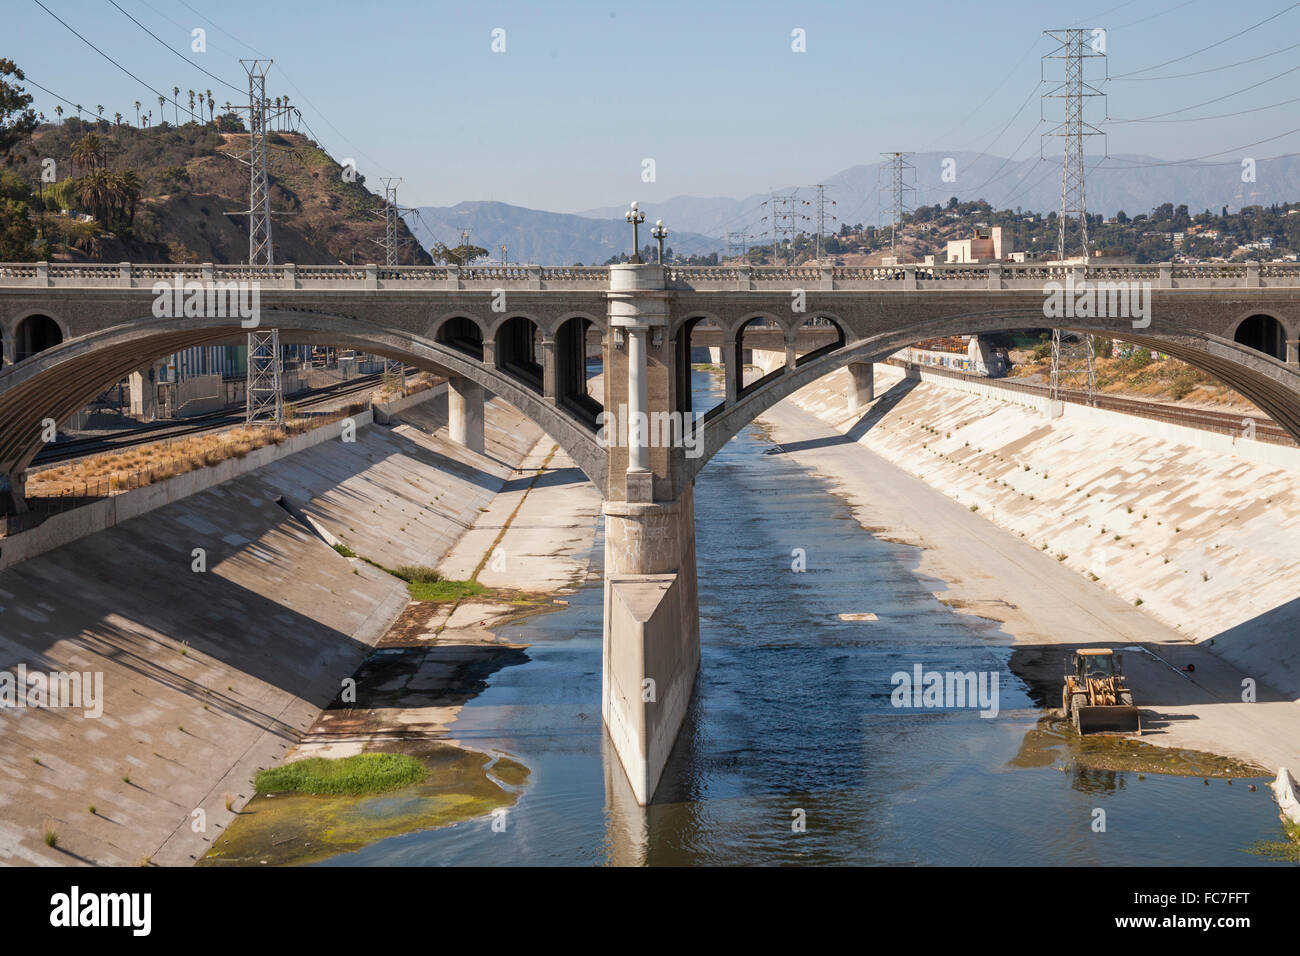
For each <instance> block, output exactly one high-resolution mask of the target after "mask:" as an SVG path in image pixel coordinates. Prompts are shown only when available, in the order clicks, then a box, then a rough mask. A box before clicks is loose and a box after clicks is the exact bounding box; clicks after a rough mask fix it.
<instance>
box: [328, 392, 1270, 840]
mask: <svg viewBox="0 0 1300 956" xmlns="http://www.w3.org/2000/svg"><path fill="white" fill-rule="evenodd" d="M696 379H697V381H696V387H697V391H698V392H700V393H701V394H700V403H699V404H700V405H701V407H707V405H708V404H709V403H711V401H712V399H711V398H709V397H707V396H708V395H710V394H711V393H712V392H713V382H712V381H711V380H710V379H709V377H708V376H707V375H706V374H705V373H698V372H697V373H696ZM863 454H864V455H866V454H867V453H866V452H865V451H864V452H863ZM695 509H696V524H697V555H698V567H699V578H700V639H701V652H702V662H701V668H700V675H699V679H698V684H697V688H696V694H695V698H694V701H693V704H692V707H691V711H690V713H689V715H688V717H687V722H686V726H685V729H684V731H683V734H682V738H681V740H680V741H679V743H678V746H677V749H676V750H675V751H674V755H673V758H672V761H671V762H670V764H669V766H668V768H667V770H666V771H665V774H664V783H663V784H662V785H661V787H660V790H659V793H658V795H657V799H656V801H655V802H654V803H653V804H652V805H651V806H650V807H648V808H638V807H636V806H635V803H634V802H633V801H632V800H631V798H630V794H629V793H628V791H627V789H626V783H625V782H624V780H623V777H622V771H621V768H620V767H619V766H618V763H617V758H616V757H614V756H613V754H612V752H610V751H609V750H608V747H607V745H606V743H605V738H604V731H603V729H602V726H601V718H600V690H601V688H600V673H601V612H602V590H601V586H600V584H599V582H596V583H595V584H594V586H589V587H586V588H584V589H582V590H580V591H579V592H577V593H575V594H573V595H571V601H570V605H569V606H568V607H567V608H566V609H564V610H562V611H559V612H556V613H551V614H544V615H541V616H538V617H534V618H532V619H530V620H527V621H525V622H523V623H522V624H519V625H515V626H511V627H507V628H502V629H501V630H500V631H499V632H498V636H500V637H501V638H502V639H506V640H510V641H519V642H524V643H528V644H529V645H530V647H529V650H528V655H529V658H530V660H529V661H528V662H527V663H526V664H523V665H520V666H516V667H510V668H507V669H505V670H501V671H498V672H497V673H496V674H494V675H493V676H492V678H491V679H490V682H489V686H488V688H487V689H486V690H485V691H484V692H483V693H482V694H480V695H479V696H478V697H476V698H475V699H473V700H471V701H470V702H469V703H468V704H467V705H466V706H465V707H464V709H463V710H462V711H461V714H460V717H459V719H458V720H457V721H456V722H455V723H454V724H453V725H452V727H451V736H452V737H454V738H455V739H456V740H458V741H460V742H461V743H462V744H463V745H465V746H469V747H473V748H479V749H483V750H488V751H501V752H504V753H508V754H510V755H512V756H514V757H515V758H516V759H518V760H519V761H521V762H522V763H524V764H526V765H527V766H528V767H529V768H531V771H532V773H531V776H530V778H529V780H528V782H527V783H526V784H525V785H524V790H523V793H522V796H521V797H520V799H519V801H518V802H517V804H516V805H515V806H514V807H513V808H512V809H511V810H510V811H509V812H508V814H507V815H506V816H505V817H504V818H503V819H502V820H498V825H497V826H496V827H495V828H494V827H493V821H492V820H491V819H488V818H484V819H479V820H474V821H470V822H468V823H462V824H458V825H455V826H451V827H446V828H443V829H439V830H428V831H422V832H416V833H411V834H407V835H404V836H399V837H393V838H390V839H387V840H384V841H382V842H379V843H376V844H373V845H371V846H369V847H367V848H365V849H363V850H361V851H359V852H357V853H347V854H342V855H340V856H336V857H333V858H331V859H329V860H327V861H325V862H324V863H323V864H321V865H326V866H331V865H333V866H347V865H358V864H361V865H384V864H389V865H441V864H463V865H492V864H577V865H585V864H650V865H656V864H669V865H680V864H712V865H733V864H782V863H853V864H931V865H934V864H938V865H943V864H950V865H980V864H992V865H1016V864H1028V865H1041V864H1044V863H1047V864H1052V863H1061V864H1071V865H1099V864H1152V865H1161V864H1200V865H1238V866H1240V865H1252V864H1265V863H1267V862H1268V861H1266V860H1265V859H1263V858H1261V857H1259V856H1257V855H1254V854H1252V853H1249V852H1247V848H1248V847H1249V846H1250V845H1251V844H1252V843H1254V842H1255V841H1257V840H1276V839H1278V838H1279V835H1280V827H1279V825H1278V821H1277V811H1276V808H1275V806H1274V804H1273V801H1272V798H1271V795H1270V793H1269V791H1268V789H1267V788H1266V787H1265V786H1264V785H1263V784H1264V783H1265V782H1266V781H1265V780H1259V779H1257V780H1254V781H1250V780H1241V779H1237V780H1234V781H1232V784H1231V785H1229V783H1228V781H1227V780H1224V779H1211V780H1210V781H1209V785H1208V786H1207V785H1206V783H1205V782H1204V781H1203V779H1202V778H1201V777H1200V776H1196V777H1194V778H1193V777H1186V776H1173V775H1168V774H1157V773H1152V772H1146V773H1139V772H1137V771H1136V770H1112V769H1103V768H1104V767H1105V766H1106V760H1105V748H1106V747H1108V746H1111V745H1110V744H1108V743H1107V742H1105V741H1101V742H1094V741H1093V740H1089V741H1088V742H1087V745H1086V746H1085V747H1084V748H1083V749H1084V751H1086V752H1087V753H1085V754H1081V753H1080V743H1079V741H1078V739H1077V738H1076V737H1074V736H1072V735H1071V734H1070V733H1068V732H1066V731H1064V730H1062V729H1060V728H1058V727H1057V726H1056V725H1055V724H1054V723H1052V722H1050V721H1048V720H1046V719H1044V717H1043V711H1041V710H1038V709H1036V708H1035V706H1034V704H1033V702H1032V700H1031V699H1030V697H1029V695H1028V693H1027V689H1026V688H1025V686H1024V684H1023V683H1022V682H1021V681H1020V680H1019V679H1018V678H1016V677H1015V676H1014V675H1012V674H1011V673H1010V671H1009V669H1008V666H1007V662H1008V659H1009V658H1010V646H1009V643H1010V642H1009V639H1008V638H1007V637H1006V636H1005V635H1004V634H1002V633H1001V632H1000V631H999V630H998V629H997V627H996V625H995V624H990V623H989V622H984V621H980V620H979V619H975V618H971V617H969V616H965V615H962V614H960V613H958V612H956V611H954V610H952V609H950V608H949V607H947V606H946V605H944V604H943V603H941V602H940V601H939V600H937V599H936V598H935V597H934V594H933V592H935V591H942V590H943V587H942V584H941V583H939V582H935V581H932V580H928V579H926V578H924V577H923V576H921V575H919V574H918V573H917V572H916V570H915V568H916V559H917V551H916V549H915V548H912V547H910V546H907V545H902V544H896V543H891V542H889V541H886V540H882V539H880V538H878V537H875V536H873V535H872V534H870V533H868V532H867V531H865V530H863V529H862V528H861V527H860V525H859V524H858V523H857V522H856V521H855V520H854V519H853V517H852V516H851V514H850V512H849V510H848V508H847V506H845V505H844V504H843V503H842V502H841V501H840V499H838V498H837V497H835V496H834V495H833V494H831V493H830V490H829V487H828V485H827V483H826V482H825V481H823V480H822V479H819V478H816V477H814V476H812V475H809V474H808V473H807V472H805V471H804V470H802V469H801V468H800V467H799V466H798V465H796V464H795V463H793V462H792V461H790V460H789V459H787V458H786V457H784V456H782V455H781V454H780V453H779V449H778V448H776V447H774V446H773V445H772V443H771V442H770V441H769V440H768V439H767V438H766V437H765V436H764V433H763V431H762V429H761V428H760V427H757V426H752V427H750V428H749V429H747V430H746V431H745V432H744V433H742V434H741V435H740V436H738V437H737V438H736V439H735V440H734V441H732V442H731V443H729V444H728V445H727V446H726V448H724V449H723V451H722V452H721V453H719V455H718V456H717V457H716V458H715V459H714V460H713V461H712V462H711V463H710V464H709V466H708V467H707V468H705V469H704V471H703V472H702V473H701V475H700V478H699V480H698V482H697V485H696V497H695ZM799 548H801V549H803V550H804V552H805V556H806V557H805V560H806V571H803V572H801V573H800V572H796V571H794V570H792V562H794V561H795V557H794V556H792V552H793V551H794V550H795V549H799ZM601 549H602V542H601V541H600V540H599V538H598V540H597V541H596V545H595V558H596V566H599V558H600V555H601ZM846 613H847V614H862V613H872V614H876V615H877V616H878V620H876V621H862V620H859V621H845V620H841V618H840V615H841V614H846ZM917 664H920V665H922V667H923V668H924V669H925V670H938V671H950V670H953V671H962V672H970V671H974V672H979V673H989V672H992V673H996V674H997V675H999V685H998V686H999V700H998V704H999V712H998V714H997V716H996V717H994V718H985V717H981V716H980V715H979V713H978V712H977V711H975V710H971V709H951V708H950V709H946V710H943V709H921V708H909V709H899V708H895V707H894V706H892V705H891V701H890V694H891V691H892V690H893V686H894V685H893V683H892V682H891V676H892V675H893V674H894V673H895V672H898V671H906V672H911V671H912V670H913V668H914V666H915V665H917ZM1116 746H1118V745H1116ZM1099 755H1100V758H1101V759H1100V764H1099V763H1098V760H1097V759H1096V758H1098V756H1099ZM1089 757H1090V758H1093V759H1086V758H1089ZM1160 759H1162V760H1163V759H1164V758H1163V757H1161V758H1160ZM1252 782H1253V783H1254V784H1256V786H1257V789H1256V791H1255V792H1250V791H1249V789H1248V784H1250V783H1252ZM1099 811H1100V812H1101V813H1099ZM1102 814H1104V816H1103V815H1102ZM502 823H504V827H503V826H501V824H502ZM1101 823H1104V831H1102V830H1100V829H1099V824H1101Z"/></svg>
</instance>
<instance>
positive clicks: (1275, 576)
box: [794, 366, 1300, 696]
mask: <svg viewBox="0 0 1300 956" xmlns="http://www.w3.org/2000/svg"><path fill="white" fill-rule="evenodd" d="M876 368H877V372H878V374H879V379H880V380H879V381H878V383H877V389H876V393H877V395H878V396H879V397H878V398H877V402H876V405H875V406H874V407H873V408H871V409H869V410H867V412H866V413H865V415H864V416H862V417H861V419H860V420H859V419H857V418H848V417H847V416H846V415H845V411H844V410H845V405H846V391H847V389H848V388H849V379H848V373H847V372H845V371H843V370H841V371H838V372H835V373H833V374H831V375H829V376H826V377H825V378H823V379H821V380H819V381H818V382H816V383H814V384H813V385H811V386H809V387H807V388H804V389H803V390H801V391H800V392H798V393H796V394H795V396H794V401H795V402H797V403H798V404H799V405H800V406H802V407H804V408H806V409H808V410H810V411H812V412H814V413H815V414H818V415H819V416H820V417H822V418H823V419H824V420H826V421H828V422H832V423H834V424H835V425H836V427H838V428H839V429H840V430H841V431H846V432H848V433H850V434H851V435H853V436H854V437H855V439H856V440H857V441H858V443H859V444H861V445H863V446H864V447H866V448H867V449H869V450H870V451H872V452H874V453H875V454H877V455H879V456H881V457H882V458H884V459H886V460H887V461H890V462H892V463H894V464H896V465H898V466H900V467H901V468H903V469H904V470H906V471H908V472H909V473H911V474H913V475H915V476H917V477H918V478H921V479H922V480H924V481H925V482H926V483H927V484H929V485H931V486H932V487H934V488H936V489H938V490H939V491H942V492H943V493H945V494H947V495H949V496H950V497H952V498H954V499H955V500H957V501H959V502H960V503H962V504H963V505H967V506H969V507H970V508H971V509H972V510H976V511H977V512H978V514H979V516H980V517H982V518H987V519H988V520H990V521H992V522H994V523H995V524H997V525H999V526H1001V527H1003V528H1005V529H1006V530H1008V531H1010V532H1011V533H1013V534H1015V535H1017V536H1020V537H1023V538H1024V539H1026V540H1027V541H1029V542H1030V543H1032V544H1034V545H1035V546H1036V547H1040V548H1041V549H1043V550H1045V551H1047V552H1048V553H1050V554H1052V555H1054V556H1056V557H1058V559H1059V560H1060V561H1061V563H1062V564H1063V565H1064V566H1066V567H1069V568H1072V569H1074V570H1076V571H1078V572H1079V573H1080V574H1082V575H1086V576H1088V577H1089V578H1090V579H1092V580H1095V581H1096V583H1097V585H1098V586H1099V587H1103V588H1106V589H1107V590H1110V591H1112V592H1114V593H1116V594H1118V595H1119V596H1120V597H1121V598H1123V599H1124V601H1125V602H1126V603H1127V604H1129V605H1131V606H1133V609H1134V611H1133V612H1134V613H1136V614H1149V615H1151V616H1153V617H1155V618H1156V619H1157V620H1159V621H1161V622H1162V623H1164V624H1167V625H1168V626H1170V627H1172V628H1174V629H1176V630H1179V631H1181V632H1182V633H1184V634H1186V635H1187V637H1188V639H1189V640H1210V639H1213V641H1214V650H1215V652H1216V653H1218V654H1221V655H1222V656H1223V657H1225V658H1227V659H1228V660H1231V661H1232V662H1233V663H1235V664H1237V665H1238V666H1239V667H1242V668H1243V669H1246V671H1247V673H1252V672H1253V673H1258V674H1260V675H1261V677H1262V678H1263V679H1265V680H1266V681H1267V682H1269V683H1271V684H1272V685H1273V686H1274V687H1277V688H1278V689H1281V690H1288V691H1291V692H1293V693H1295V694H1296V695H1297V696H1300V640H1297V639H1296V635H1297V634H1300V449H1295V448H1289V447H1286V446H1278V445H1270V444H1267V443H1264V442H1255V441H1248V440H1246V439H1242V438H1233V437H1232V436H1227V435H1219V434H1216V433H1213V432H1203V431H1200V430H1197V429H1192V428H1186V427H1183V426H1176V425H1166V424H1162V423H1160V422H1154V421H1150V420H1148V419H1142V418H1136V417H1132V416H1127V415H1122V414H1119V413H1115V412H1106V411H1100V410H1097V409H1092V408H1088V407H1086V406H1077V405H1070V404H1065V405H1063V406H1057V408H1053V407H1052V405H1051V403H1050V402H1048V401H1047V399H1045V398H1041V397H1039V396H1033V395H1025V394H1022V393H1018V392H1012V391H1008V390H1005V389H1002V388H1000V387H999V386H998V385H997V384H996V383H995V382H987V381H960V380H954V379H952V378H949V377H946V376H942V375H936V374H933V373H928V372H926V371H925V370H920V371H915V370H913V371H912V372H911V373H910V374H909V376H908V379H907V380H905V378H904V375H903V373H902V371H901V370H899V369H897V368H894V367H892V366H877V367H876ZM885 396H889V399H888V401H886V400H885Z"/></svg>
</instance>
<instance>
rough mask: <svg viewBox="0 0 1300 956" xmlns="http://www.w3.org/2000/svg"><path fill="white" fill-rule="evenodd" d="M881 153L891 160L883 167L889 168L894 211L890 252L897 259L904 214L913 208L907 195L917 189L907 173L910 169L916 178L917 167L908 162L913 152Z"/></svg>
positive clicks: (891, 202) (891, 200) (890, 193)
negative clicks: (909, 204)
mask: <svg viewBox="0 0 1300 956" xmlns="http://www.w3.org/2000/svg"><path fill="white" fill-rule="evenodd" d="M880 155H881V156H883V157H884V158H885V159H886V160H888V161H889V165H888V166H887V167H885V166H882V167H881V169H882V171H883V170H884V169H888V170H889V195H890V204H891V207H892V211H893V217H892V219H891V221H890V227H889V254H890V255H891V256H893V257H894V259H895V261H897V259H898V249H897V243H898V230H899V229H900V228H901V227H902V225H903V216H905V215H906V214H907V213H909V212H911V211H912V208H911V207H910V206H908V205H907V201H906V196H907V193H909V192H915V191H916V187H915V186H913V185H912V184H911V183H909V182H908V181H907V173H908V171H909V170H910V171H911V173H912V177H913V179H915V176H916V167H915V166H913V165H912V164H911V163H910V162H908V157H910V156H911V155H912V154H911V153H898V152H895V153H881V154H880ZM877 175H878V174H877Z"/></svg>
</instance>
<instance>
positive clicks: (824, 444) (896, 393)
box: [765, 378, 920, 455]
mask: <svg viewBox="0 0 1300 956" xmlns="http://www.w3.org/2000/svg"><path fill="white" fill-rule="evenodd" d="M919 384H920V382H919V381H918V380H916V379H911V378H905V379H901V380H900V381H898V382H896V383H894V385H892V386H891V387H890V388H889V390H888V391H886V392H885V393H884V394H882V395H880V396H879V397H878V398H877V399H876V400H875V401H874V402H872V404H871V409H870V411H868V412H867V414H865V415H863V416H862V417H861V418H860V419H858V420H857V421H856V422H854V423H853V427H852V428H850V429H849V430H848V431H847V432H845V433H844V434H842V435H840V434H836V435H827V436H825V437H824V438H810V439H808V440H807V441H796V442H786V443H784V444H778V445H773V447H772V448H771V449H770V450H768V451H767V452H766V453H765V454H768V455H788V454H792V453H794V452H800V451H811V450H812V449H815V448H829V447H831V446H833V445H852V444H854V443H856V442H857V441H858V440H859V439H861V438H862V436H863V435H865V434H866V433H867V432H869V431H871V429H872V428H874V427H875V426H876V424H877V423H879V422H880V421H881V420H882V419H884V417H885V416H886V415H888V414H889V413H890V412H891V411H893V409H894V406H895V405H896V404H898V402H899V400H900V399H902V398H903V396H905V395H906V394H907V393H908V392H910V391H911V390H912V389H914V388H916V386H917V385H919Z"/></svg>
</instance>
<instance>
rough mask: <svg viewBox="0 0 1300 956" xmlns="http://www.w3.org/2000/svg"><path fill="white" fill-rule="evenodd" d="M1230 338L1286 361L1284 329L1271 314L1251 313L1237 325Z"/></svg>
mask: <svg viewBox="0 0 1300 956" xmlns="http://www.w3.org/2000/svg"><path fill="white" fill-rule="evenodd" d="M1232 340H1233V341H1234V342H1237V343H1239V344H1240V345H1244V346H1246V347H1247V348H1252V349H1255V350H1256V351H1259V352H1263V353H1264V354H1265V355H1271V356H1273V358H1275V359H1277V360H1278V361H1281V362H1285V361H1286V329H1284V328H1283V327H1282V323H1281V322H1279V321H1278V320H1277V319H1275V318H1273V316H1271V315H1252V316H1251V317H1250V318H1248V319H1245V320H1243V321H1242V323H1241V324H1240V325H1239V326H1237V331H1236V332H1234V333H1233V334H1232Z"/></svg>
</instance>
